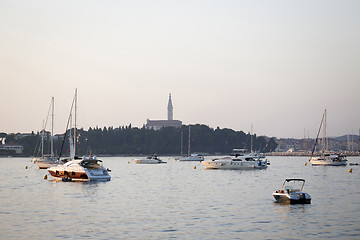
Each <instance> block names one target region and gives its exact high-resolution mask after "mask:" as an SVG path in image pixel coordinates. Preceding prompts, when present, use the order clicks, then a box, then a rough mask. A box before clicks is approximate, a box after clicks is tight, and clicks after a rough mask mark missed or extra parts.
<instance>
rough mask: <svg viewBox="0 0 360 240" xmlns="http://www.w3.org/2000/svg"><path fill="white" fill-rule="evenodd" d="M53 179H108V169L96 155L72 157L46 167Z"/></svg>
mask: <svg viewBox="0 0 360 240" xmlns="http://www.w3.org/2000/svg"><path fill="white" fill-rule="evenodd" d="M48 171H49V173H50V175H51V176H52V177H53V178H54V179H55V180H62V181H64V182H71V181H74V182H88V181H110V179H111V176H110V174H109V172H108V169H106V168H104V167H103V165H102V161H101V160H100V159H97V158H96V156H93V157H92V156H91V157H85V156H84V157H83V158H81V159H73V160H71V161H69V162H67V163H65V164H64V165H57V166H55V167H50V168H49V169H48Z"/></svg>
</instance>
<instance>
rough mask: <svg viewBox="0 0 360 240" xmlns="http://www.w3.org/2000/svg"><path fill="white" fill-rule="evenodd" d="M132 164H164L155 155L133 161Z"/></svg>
mask: <svg viewBox="0 0 360 240" xmlns="http://www.w3.org/2000/svg"><path fill="white" fill-rule="evenodd" d="M134 162H135V163H137V164H159V163H166V162H164V161H162V160H161V159H160V158H158V157H157V156H156V155H153V156H149V157H146V158H139V159H134Z"/></svg>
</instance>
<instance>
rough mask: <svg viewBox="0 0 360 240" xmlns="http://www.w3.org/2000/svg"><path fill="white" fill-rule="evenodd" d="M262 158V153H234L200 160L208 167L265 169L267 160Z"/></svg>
mask: <svg viewBox="0 0 360 240" xmlns="http://www.w3.org/2000/svg"><path fill="white" fill-rule="evenodd" d="M263 158H264V155H260V154H256V153H249V154H247V155H235V156H230V157H223V158H214V159H211V160H205V161H202V164H203V165H204V166H205V167H206V168H208V169H233V170H251V169H266V168H267V167H268V166H267V165H268V162H267V160H266V159H263Z"/></svg>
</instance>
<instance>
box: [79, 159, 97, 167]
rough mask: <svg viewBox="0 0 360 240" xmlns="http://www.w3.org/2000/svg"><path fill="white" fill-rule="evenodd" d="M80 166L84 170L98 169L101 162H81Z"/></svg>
mask: <svg viewBox="0 0 360 240" xmlns="http://www.w3.org/2000/svg"><path fill="white" fill-rule="evenodd" d="M81 166H83V167H85V168H100V167H101V162H99V161H86V160H85V161H82V162H81Z"/></svg>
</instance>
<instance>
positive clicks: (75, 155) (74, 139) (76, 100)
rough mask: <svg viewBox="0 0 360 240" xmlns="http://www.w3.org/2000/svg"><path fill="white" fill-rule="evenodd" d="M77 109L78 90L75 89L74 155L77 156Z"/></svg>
mask: <svg viewBox="0 0 360 240" xmlns="http://www.w3.org/2000/svg"><path fill="white" fill-rule="evenodd" d="M76 109H77V89H75V113H74V115H75V116H74V120H75V124H74V154H75V156H76Z"/></svg>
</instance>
